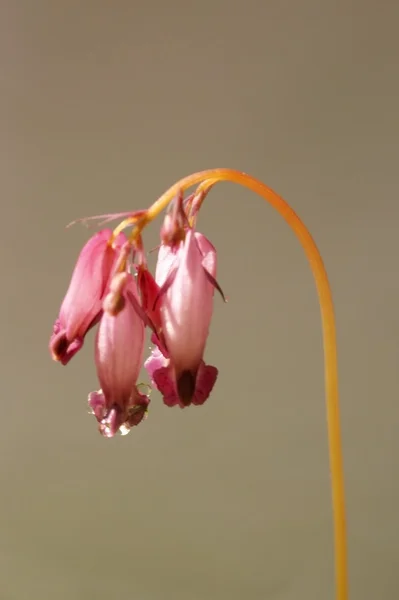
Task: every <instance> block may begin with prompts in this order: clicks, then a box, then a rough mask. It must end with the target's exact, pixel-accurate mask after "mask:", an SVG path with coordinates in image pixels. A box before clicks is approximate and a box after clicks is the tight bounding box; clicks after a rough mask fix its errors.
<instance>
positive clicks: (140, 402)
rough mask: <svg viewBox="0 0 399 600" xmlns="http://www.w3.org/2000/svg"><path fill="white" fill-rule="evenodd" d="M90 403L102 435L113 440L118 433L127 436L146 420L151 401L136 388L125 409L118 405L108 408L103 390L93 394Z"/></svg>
mask: <svg viewBox="0 0 399 600" xmlns="http://www.w3.org/2000/svg"><path fill="white" fill-rule="evenodd" d="M88 402H89V408H90V410H91V413H92V414H93V415H94V416H95V417H96V419H97V422H98V424H99V427H98V428H99V431H100V433H101V435H103V436H104V437H107V438H111V437H114V435H115V434H116V433H118V432H119V433H120V434H121V435H126V434H127V433H129V431H130V429H131V428H132V427H136V426H137V425H139V424H140V423H141V421H143V420H144V419H146V418H147V414H148V405H149V403H150V399H149V398H148V396H145V395H144V394H140V393H139V392H138V391H137V389H136V388H135V389H134V390H133V393H132V396H131V398H130V401H129V403H128V404H127V405H126V406H123V407H121V406H120V405H118V404H114V405H112V406H108V402H107V400H106V398H105V396H104V394H103V391H102V390H99V391H98V392H91V393H90V394H89V398H88Z"/></svg>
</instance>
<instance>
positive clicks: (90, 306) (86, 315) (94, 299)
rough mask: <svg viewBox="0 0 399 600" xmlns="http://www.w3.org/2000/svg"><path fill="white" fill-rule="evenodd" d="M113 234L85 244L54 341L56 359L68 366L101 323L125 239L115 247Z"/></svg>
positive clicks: (52, 348) (106, 231)
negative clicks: (108, 289) (107, 294)
mask: <svg viewBox="0 0 399 600" xmlns="http://www.w3.org/2000/svg"><path fill="white" fill-rule="evenodd" d="M111 239H112V231H111V230H110V229H103V230H102V231H99V232H97V233H96V234H95V235H94V236H92V237H91V238H90V240H89V241H88V242H87V243H86V244H85V246H84V247H83V249H82V251H81V252H80V255H79V257H78V260H77V262H76V265H75V269H74V271H73V274H72V278H71V281H70V284H69V288H68V291H67V293H66V295H65V297H64V300H63V302H62V305H61V309H60V313H59V316H58V318H57V320H56V321H55V324H54V328H53V333H52V336H51V339H50V351H51V354H52V356H53V358H54V360H57V361H59V362H61V363H62V364H63V365H66V364H67V363H68V362H69V361H70V360H71V358H72V357H73V356H74V354H76V352H78V350H79V349H80V348H81V347H82V345H83V341H84V337H85V335H86V333H87V331H88V330H89V329H90V328H91V327H92V326H93V325H94V324H95V323H96V322H97V321H98V319H99V317H100V315H101V311H102V300H103V298H104V294H105V293H106V290H107V285H108V283H109V279H110V276H111V274H112V270H113V266H114V264H115V261H116V260H117V258H118V255H119V252H120V249H121V247H122V245H123V244H124V243H125V242H126V237H125V235H124V234H123V233H122V234H119V236H118V237H117V238H116V239H115V240H114V242H113V243H112V244H111V243H110V242H111Z"/></svg>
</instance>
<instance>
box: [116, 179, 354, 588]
mask: <svg viewBox="0 0 399 600" xmlns="http://www.w3.org/2000/svg"><path fill="white" fill-rule="evenodd" d="M208 181H209V184H214V183H216V182H218V181H231V182H233V183H237V184H239V185H242V186H244V187H246V188H248V189H250V190H252V191H253V192H255V193H256V194H259V195H260V196H262V198H264V199H265V200H266V201H267V202H268V203H269V204H271V205H272V206H273V207H274V208H275V209H276V210H277V212H278V213H280V215H281V216H282V217H283V218H284V219H285V221H286V222H287V223H288V225H289V226H290V227H291V229H292V230H293V231H294V233H295V234H296V236H297V237H298V239H299V241H300V243H301V244H302V247H303V249H304V251H305V253H306V256H307V258H308V260H309V264H310V267H311V269H312V272H313V276H314V279H315V283H316V287H317V292H318V296H319V302H320V310H321V320H322V326H323V344H324V371H325V394H326V408H327V427H328V439H329V457H330V471H331V488H332V506H333V519H334V549H335V582H336V600H348V597H349V596H348V568H347V544H346V518H345V495H344V472H343V457H342V445H341V431H340V416H339V399H338V367H337V344H336V327H335V317H334V308H333V301H332V294H331V288H330V284H329V282H328V277H327V273H326V270H325V267H324V264H323V260H322V258H321V256H320V253H319V250H318V248H317V246H316V244H315V242H314V241H313V238H312V236H311V235H310V233H309V231H308V230H307V228H306V227H305V225H304V224H303V223H302V221H301V219H300V218H299V217H298V216H297V215H296V213H295V212H294V211H293V210H292V208H291V207H290V206H289V205H288V204H287V202H285V200H283V198H281V197H280V196H278V195H277V194H276V193H275V192H273V190H271V189H270V188H269V187H267V186H266V185H265V184H264V183H261V182H260V181H258V180H257V179H255V178H254V177H251V176H250V175H247V174H246V173H241V172H239V171H235V170H233V169H210V170H207V171H202V172H199V173H194V174H193V175H189V176H188V177H185V178H183V179H181V180H180V181H178V182H177V183H175V184H174V185H173V186H172V187H171V188H169V190H167V191H166V192H165V193H164V194H163V195H162V196H161V197H160V198H159V199H158V200H157V201H156V202H155V203H154V204H153V205H152V206H151V207H150V208H149V209H148V211H147V213H146V216H145V217H144V219H143V221H142V222H140V223H138V228H139V229H140V230H141V229H142V227H144V226H145V225H147V224H148V223H149V222H151V221H152V220H153V219H154V218H155V217H157V216H158V215H159V213H160V212H161V211H162V210H163V209H164V208H166V206H167V205H168V204H169V202H171V200H172V199H173V198H174V197H175V196H176V194H177V193H178V192H179V191H180V190H182V191H185V190H187V189H188V188H190V187H191V186H193V185H196V184H198V183H201V182H206V183H205V188H206V187H207V182H208ZM121 226H123V223H122V224H121ZM118 229H119V228H118Z"/></svg>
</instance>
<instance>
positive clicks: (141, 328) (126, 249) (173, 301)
mask: <svg viewBox="0 0 399 600" xmlns="http://www.w3.org/2000/svg"><path fill="white" fill-rule="evenodd" d="M199 204H200V203H199ZM199 204H198V203H197V204H196V198H195V197H194V196H191V197H189V198H188V199H187V200H184V199H183V196H182V194H179V195H178V196H177V197H176V198H175V200H174V201H173V203H172V205H171V210H169V211H168V213H167V214H166V216H165V219H164V222H163V225H162V228H161V245H160V247H159V251H158V261H157V265H156V270H155V277H154V276H153V275H152V274H151V272H150V270H149V269H148V266H147V262H146V258H145V253H144V249H143V244H142V239H141V235H140V228H139V227H136V229H133V231H132V234H131V236H130V237H127V236H126V235H125V233H124V232H123V231H121V232H119V229H120V228H117V229H116V230H115V231H112V230H111V229H103V230H101V231H99V232H97V233H96V234H95V235H94V236H92V237H91V239H90V240H89V241H88V242H87V243H86V245H85V246H84V247H83V249H82V251H81V253H80V255H79V257H78V260H77V263H76V266H75V269H74V272H73V274H72V278H71V281H70V285H69V288H68V291H67V293H66V295H65V298H64V300H63V302H62V305H61V309H60V312H59V316H58V318H57V320H56V322H55V324H54V329H53V333H52V336H51V339H50V351H51V354H52V357H53V358H54V360H57V361H59V362H61V363H62V364H63V365H66V364H67V363H68V362H69V361H70V360H71V359H72V357H73V356H74V355H75V354H76V353H77V352H78V350H79V349H80V348H81V347H82V345H83V342H84V339H85V336H86V334H87V332H88V331H89V330H90V329H91V328H93V327H96V328H97V333H96V338H95V363H96V369H97V375H98V379H99V382H100V386H101V389H100V390H98V391H96V392H92V393H91V394H89V399H88V402H89V407H90V410H91V412H92V413H93V414H94V415H95V417H96V419H97V421H98V423H99V430H100V432H101V433H102V434H103V435H104V436H105V437H112V436H114V435H115V433H116V432H118V431H119V432H121V433H127V432H128V431H129V430H130V428H131V427H133V426H134V425H138V424H139V423H140V422H141V421H142V420H143V418H145V416H146V414H147V410H148V404H149V397H148V396H147V395H145V394H143V393H141V392H140V391H139V388H140V385H137V379H138V376H139V373H140V369H141V366H142V361H143V353H144V343H145V327H149V328H150V329H151V333H152V335H151V340H152V343H153V344H154V348H153V350H152V352H151V355H150V357H149V358H147V360H146V361H145V363H144V366H145V368H146V369H147V372H148V374H149V377H150V379H151V383H152V385H153V386H154V387H155V388H156V389H158V390H159V392H160V393H161V395H162V397H163V401H164V403H165V404H166V405H167V406H176V405H178V406H180V407H181V408H183V407H185V406H189V405H190V404H197V405H199V404H203V403H204V402H205V400H206V399H207V398H208V397H209V394H210V393H211V391H212V389H213V386H214V384H215V381H216V378H217V375H218V371H217V369H216V367H213V366H210V365H206V364H205V363H204V360H203V356H204V351H205V345H206V341H207V337H208V332H209V326H210V322H211V318H212V312H213V297H214V291H215V289H217V290H218V291H220V292H221V289H220V287H219V285H218V284H217V282H216V250H215V248H214V246H213V245H212V244H211V242H210V241H209V240H208V239H207V238H206V237H205V236H204V235H203V234H201V233H200V232H198V231H197V230H196V228H195V222H196V212H197V209H198V206H199ZM137 215H138V218H137V223H138V221H139V217H141V218H144V219H145V211H144V216H143V211H141V212H140V213H137ZM132 223H134V218H133V219H131V220H130V222H129V224H132ZM221 293H222V292H221ZM222 295H223V293H222Z"/></svg>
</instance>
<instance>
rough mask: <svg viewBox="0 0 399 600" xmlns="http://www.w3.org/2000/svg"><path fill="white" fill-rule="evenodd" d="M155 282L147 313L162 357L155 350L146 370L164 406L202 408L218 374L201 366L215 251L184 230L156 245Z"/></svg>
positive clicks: (210, 307)
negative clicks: (154, 324) (161, 343)
mask: <svg viewBox="0 0 399 600" xmlns="http://www.w3.org/2000/svg"><path fill="white" fill-rule="evenodd" d="M168 230H170V227H169V228H168ZM176 239H177V241H175V240H176ZM155 281H156V283H157V285H158V287H159V291H158V298H157V299H156V307H155V308H154V306H153V307H152V309H153V311H154V312H156V311H158V317H157V318H156V319H154V320H155V321H157V320H158V321H159V322H160V324H161V327H160V335H161V336H162V339H163V340H164V343H165V346H166V351H167V352H162V346H159V349H156V350H154V351H153V354H152V356H151V357H150V358H149V359H148V360H147V361H146V363H145V367H146V368H147V370H148V372H149V374H150V376H151V379H152V381H153V383H154V384H155V386H156V387H157V388H158V390H159V391H160V392H161V393H162V395H163V398H164V402H165V404H167V405H168V406H174V405H176V404H178V405H179V406H181V407H184V406H188V405H189V404H191V403H192V404H202V403H203V402H204V401H205V400H206V399H207V398H208V396H209V394H210V392H211V391H212V389H213V386H214V384H215V381H216V378H217V373H218V371H217V369H216V367H213V366H210V365H205V363H204V361H203V355H204V351H205V345H206V341H207V337H208V333H209V326H210V322H211V318H212V312H213V296H214V289H215V287H217V289H220V288H219V286H218V284H217V283H216V250H215V248H214V246H213V245H212V244H211V243H210V242H209V240H208V239H207V238H206V237H205V236H204V235H202V234H201V233H199V232H196V231H194V229H192V228H190V227H185V228H184V232H183V235H182V236H181V237H180V239H179V237H176V236H175V237H174V241H173V242H172V243H170V244H166V243H165V244H162V245H161V247H160V249H159V254H158V262H157V267H156V274H155ZM153 295H154V294H153Z"/></svg>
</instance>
